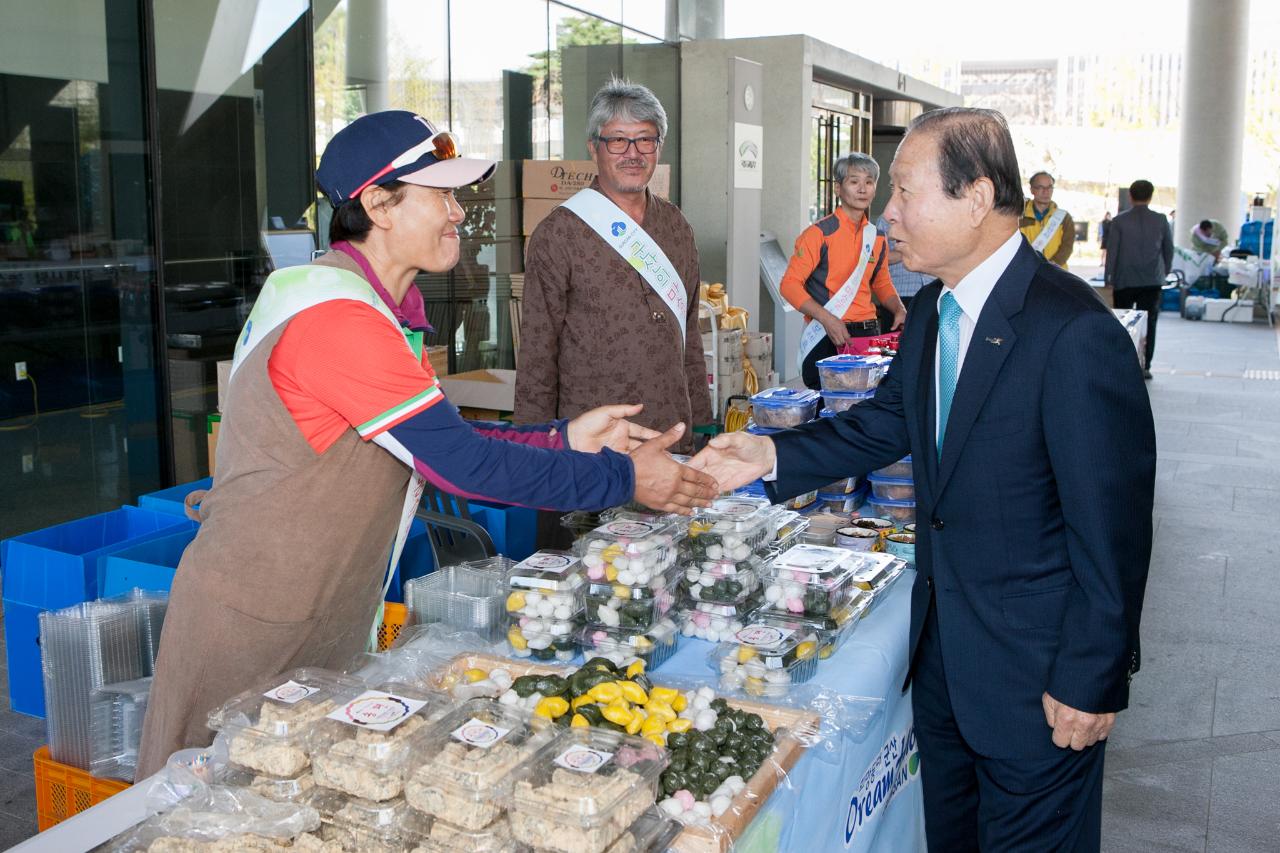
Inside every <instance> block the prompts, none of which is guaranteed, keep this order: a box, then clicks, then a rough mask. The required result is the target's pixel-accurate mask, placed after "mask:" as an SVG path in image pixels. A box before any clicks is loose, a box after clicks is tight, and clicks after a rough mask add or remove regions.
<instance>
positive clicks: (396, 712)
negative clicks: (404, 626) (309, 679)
mask: <svg viewBox="0 0 1280 853" xmlns="http://www.w3.org/2000/svg"><path fill="white" fill-rule="evenodd" d="M388 688H389V689H388ZM442 704H443V700H442V698H441V697H440V696H439V695H438V694H433V693H428V692H427V691H425V690H414V689H412V688H409V687H408V686H406V685H384V686H383V688H382V689H363V688H361V689H356V690H352V691H350V692H349V693H347V694H345V695H343V696H339V697H338V699H337V706H338V707H337V708H336V709H335V710H334V711H333V713H331V714H329V715H328V716H326V717H324V718H322V719H320V720H317V721H316V723H315V725H314V726H312V728H311V734H310V737H309V742H310V747H311V767H312V770H311V772H312V776H313V777H314V779H315V783H316V785H317V786H320V787H325V788H332V789H334V790H336V791H341V792H342V793H344V794H348V795H350V796H352V797H358V798H360V799H365V800H373V801H374V802H382V801H384V800H390V799H394V798H396V797H398V796H400V794H401V792H402V791H403V790H404V776H405V771H406V767H407V765H408V763H409V757H410V754H411V751H412V749H411V744H412V738H413V734H414V733H415V732H417V731H418V730H419V729H421V728H423V727H424V726H426V725H427V720H428V718H429V717H431V716H434V715H435V714H436V713H437V712H438V711H439V710H440V709H441V707H442Z"/></svg>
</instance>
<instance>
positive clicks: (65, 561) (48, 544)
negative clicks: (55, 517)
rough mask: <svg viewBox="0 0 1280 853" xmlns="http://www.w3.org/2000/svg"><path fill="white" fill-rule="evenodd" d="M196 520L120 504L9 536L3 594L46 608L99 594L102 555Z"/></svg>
mask: <svg viewBox="0 0 1280 853" xmlns="http://www.w3.org/2000/svg"><path fill="white" fill-rule="evenodd" d="M195 528H196V523H195V522H194V521H189V520H187V519H182V518H177V517H176V516H173V515H170V514H168V513H163V512H156V511H154V510H149V509H140V508H138V507H133V506H125V507H121V508H120V509H117V510H112V511H111V512H104V513H102V514H100V515H91V516H89V517H88V518H80V519H76V520H75V521H68V522H66V523H65V524H58V525H54V526H53V527H46V528H45V529H44V530H37V531H35V532H33V533H24V534H22V535H20V536H14V537H13V538H12V539H8V540H6V541H5V543H4V544H5V548H4V598H5V599H6V600H10V601H21V602H22V603H24V604H34V605H38V606H40V607H44V608H46V609H50V610H53V609H56V608H59V607H66V606H68V605H70V604H77V603H79V602H81V601H91V600H92V599H94V598H97V597H98V563H99V560H100V558H101V557H102V556H104V555H106V554H113V553H115V552H116V551H120V550H123V549H125V548H129V547H132V546H133V545H136V544H138V543H140V542H145V541H147V540H150V539H155V538H157V537H160V536H164V535H166V534H169V533H178V532H180V531H182V530H194V529H195Z"/></svg>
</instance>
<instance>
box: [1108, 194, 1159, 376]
mask: <svg viewBox="0 0 1280 853" xmlns="http://www.w3.org/2000/svg"><path fill="white" fill-rule="evenodd" d="M1154 194H1155V187H1154V186H1153V185H1152V184H1151V182H1150V181H1134V182H1133V183H1132V184H1130V185H1129V201H1130V202H1131V203H1132V204H1133V207H1131V208H1129V209H1128V210H1126V211H1124V212H1123V213H1120V214H1118V215H1117V216H1116V218H1115V219H1113V220H1112V221H1111V225H1110V226H1109V227H1108V228H1107V243H1106V251H1107V264H1106V273H1105V276H1106V279H1105V280H1106V283H1107V284H1109V285H1111V288H1112V292H1113V293H1114V296H1113V300H1114V301H1113V302H1112V304H1113V305H1114V306H1115V307H1116V308H1138V309H1140V310H1142V311H1146V312H1147V348H1146V353H1145V358H1144V362H1143V367H1142V375H1143V377H1144V378H1146V379H1150V378H1151V359H1152V356H1154V355H1155V351H1156V321H1157V320H1158V319H1159V318H1160V288H1162V287H1164V277H1165V276H1167V275H1168V274H1169V269H1170V268H1171V267H1172V265H1173V232H1172V231H1171V230H1170V229H1169V220H1168V219H1165V217H1164V214H1163V213H1156V212H1155V211H1154V210H1152V209H1151V196H1152V195H1154Z"/></svg>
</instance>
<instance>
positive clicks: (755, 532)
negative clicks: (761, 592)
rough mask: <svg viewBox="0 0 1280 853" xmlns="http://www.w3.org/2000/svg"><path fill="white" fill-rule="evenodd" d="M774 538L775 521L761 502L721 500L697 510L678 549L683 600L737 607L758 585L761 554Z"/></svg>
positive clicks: (770, 511)
mask: <svg viewBox="0 0 1280 853" xmlns="http://www.w3.org/2000/svg"><path fill="white" fill-rule="evenodd" d="M777 533H778V516H777V514H776V513H775V511H774V509H773V507H772V506H771V505H770V504H769V501H768V500H767V499H765V498H753V497H746V496H734V497H729V498H721V499H719V500H717V501H714V502H713V503H712V504H711V506H709V507H707V508H706V509H704V510H699V511H698V513H697V514H696V515H695V517H694V519H693V521H691V522H690V523H689V535H688V537H687V538H686V539H685V540H684V542H683V545H682V554H681V565H682V567H683V569H684V592H685V595H686V597H687V598H688V599H689V600H690V601H693V602H708V603H712V604H728V605H738V604H741V603H742V602H743V601H745V600H746V599H747V598H749V597H750V596H751V594H752V593H753V592H755V590H756V588H757V587H759V586H760V571H761V568H762V565H763V561H762V560H761V555H763V554H764V553H766V552H767V551H768V548H769V545H770V543H772V542H773V541H774V539H775V538H776V537H777Z"/></svg>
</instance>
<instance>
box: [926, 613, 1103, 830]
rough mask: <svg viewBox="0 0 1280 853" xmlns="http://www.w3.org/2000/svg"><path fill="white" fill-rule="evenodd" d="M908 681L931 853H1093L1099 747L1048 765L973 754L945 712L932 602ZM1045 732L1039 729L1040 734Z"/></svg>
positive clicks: (947, 702)
mask: <svg viewBox="0 0 1280 853" xmlns="http://www.w3.org/2000/svg"><path fill="white" fill-rule="evenodd" d="M950 653H951V654H960V653H962V652H961V651H960V650H951V651H950ZM911 681H912V693H911V699H912V710H913V712H914V714H915V730H916V738H917V739H918V742H919V744H920V770H921V781H922V784H923V786H924V791H923V793H924V820H925V835H926V836H927V838H928V842H929V850H930V851H933V853H964V851H978V850H981V851H1028V853H1030V851H1037V853H1039V851H1049V850H1053V851H1070V853H1086V851H1097V850H1098V849H1099V848H1100V846H1101V843H1102V765H1103V751H1104V748H1105V745H1106V744H1105V742H1099V743H1098V744H1097V745H1096V746H1092V747H1089V748H1088V749H1085V750H1083V751H1080V752H1076V751H1074V750H1071V749H1064V750H1061V751H1060V753H1059V754H1057V755H1055V756H1053V757H1052V758H1048V759H996V758H987V757H985V756H982V755H979V754H977V753H976V752H974V751H973V750H972V749H971V748H970V747H969V745H968V744H967V743H966V741H965V739H964V736H963V735H962V734H961V733H960V729H959V727H958V725H957V723H956V719H955V715H954V713H953V711H952V706H951V699H950V695H949V693H948V690H947V683H946V674H945V670H944V667H943V658H942V647H941V644H940V643H939V639H938V616H937V608H936V606H935V605H934V603H933V600H932V599H930V603H929V615H928V616H927V617H926V619H925V625H924V632H923V634H922V635H921V637H920V645H919V646H918V647H917V650H916V659H915V666H914V667H913V670H912V679H911ZM1051 731H1052V730H1051V729H1050V728H1049V726H1048V725H1047V724H1046V725H1045V729H1044V736H1045V737H1046V738H1049V737H1050V736H1051Z"/></svg>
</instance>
